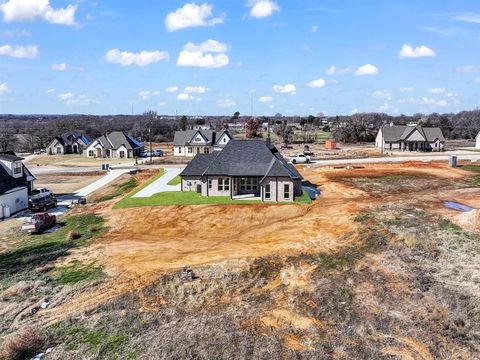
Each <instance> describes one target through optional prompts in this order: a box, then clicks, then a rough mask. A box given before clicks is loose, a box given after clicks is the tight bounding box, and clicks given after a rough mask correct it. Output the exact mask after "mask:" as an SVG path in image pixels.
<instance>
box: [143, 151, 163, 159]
mask: <svg viewBox="0 0 480 360" xmlns="http://www.w3.org/2000/svg"><path fill="white" fill-rule="evenodd" d="M150 156H152V157H162V156H163V151H162V150H152V151H151V152H150V150H147V151H144V152H142V153H140V157H142V158H148V157H150Z"/></svg>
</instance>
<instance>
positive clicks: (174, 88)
mask: <svg viewBox="0 0 480 360" xmlns="http://www.w3.org/2000/svg"><path fill="white" fill-rule="evenodd" d="M165 91H166V92H168V93H175V92H177V91H178V86H169V87H167V88H166V89H165Z"/></svg>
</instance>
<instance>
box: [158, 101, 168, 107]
mask: <svg viewBox="0 0 480 360" xmlns="http://www.w3.org/2000/svg"><path fill="white" fill-rule="evenodd" d="M167 105H168V103H167V102H166V101H160V102H159V103H158V106H160V107H164V106H167Z"/></svg>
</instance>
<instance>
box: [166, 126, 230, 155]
mask: <svg viewBox="0 0 480 360" xmlns="http://www.w3.org/2000/svg"><path fill="white" fill-rule="evenodd" d="M231 139H232V136H231V135H230V133H229V132H228V131H227V130H222V131H219V132H216V131H215V130H204V129H197V130H186V131H176V132H175V137H174V139H173V155H174V156H184V157H194V156H195V155H197V154H209V153H211V152H213V151H214V150H221V149H223V147H224V146H225V145H227V144H228V142H229V141H230V140H231Z"/></svg>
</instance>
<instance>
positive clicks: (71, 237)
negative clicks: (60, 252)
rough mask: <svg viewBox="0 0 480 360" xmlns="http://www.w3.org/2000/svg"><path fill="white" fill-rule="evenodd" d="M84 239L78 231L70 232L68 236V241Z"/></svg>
mask: <svg viewBox="0 0 480 360" xmlns="http://www.w3.org/2000/svg"><path fill="white" fill-rule="evenodd" d="M81 237H82V235H80V234H79V233H78V232H76V231H73V230H72V231H69V232H68V234H67V240H78V239H80V238H81Z"/></svg>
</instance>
